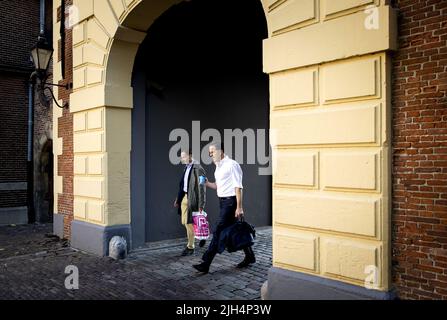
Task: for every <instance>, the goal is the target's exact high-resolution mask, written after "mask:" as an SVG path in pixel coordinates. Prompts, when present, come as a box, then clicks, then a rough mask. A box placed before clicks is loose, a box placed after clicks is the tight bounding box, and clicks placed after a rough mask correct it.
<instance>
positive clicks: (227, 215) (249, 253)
mask: <svg viewBox="0 0 447 320" xmlns="http://www.w3.org/2000/svg"><path fill="white" fill-rule="evenodd" d="M209 155H210V157H212V158H213V162H214V163H215V165H216V171H215V172H214V177H215V179H216V182H215V183H213V182H209V181H207V182H206V186H207V187H209V188H212V189H215V190H217V196H218V197H219V207H220V215H219V221H218V222H217V224H216V226H215V228H214V233H213V239H212V241H211V243H210V245H209V247H208V250H207V251H206V252H205V253H204V254H203V256H202V260H203V262H202V263H201V264H197V265H193V267H194V268H195V269H196V270H198V271H200V272H204V273H207V272H208V271H209V267H210V265H211V262H212V261H213V259H214V257H215V255H216V253H217V249H218V242H219V235H220V233H221V231H222V230H224V229H225V228H227V227H229V226H231V225H232V224H234V223H236V222H237V220H238V218H239V217H241V216H242V215H243V214H244V209H243V208H242V189H243V186H242V169H241V166H240V165H239V163H237V162H236V161H234V160H233V159H230V158H229V157H228V156H227V155H225V153H224V148H223V144H221V143H218V144H213V145H211V146H210V147H209ZM244 252H245V258H244V260H243V261H242V262H241V263H239V264H238V265H237V267H238V268H244V267H247V266H248V265H250V264H251V263H254V262H256V258H255V255H254V252H253V250H252V248H251V247H247V248H245V249H244Z"/></svg>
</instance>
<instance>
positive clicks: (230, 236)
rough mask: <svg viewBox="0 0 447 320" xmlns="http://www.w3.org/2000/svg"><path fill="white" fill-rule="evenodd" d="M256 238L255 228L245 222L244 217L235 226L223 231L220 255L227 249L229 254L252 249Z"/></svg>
mask: <svg viewBox="0 0 447 320" xmlns="http://www.w3.org/2000/svg"><path fill="white" fill-rule="evenodd" d="M255 238H256V230H255V228H254V226H252V225H251V224H249V223H248V222H246V221H245V219H244V218H243V217H241V218H240V220H238V221H237V222H236V223H235V224H233V225H231V226H229V227H227V228H225V229H224V230H222V232H221V235H220V246H219V247H220V248H219V250H218V251H219V253H222V252H223V251H224V250H225V248H226V249H227V251H228V252H235V251H239V250H243V249H244V248H247V247H251V246H252V245H253V244H254V239H255Z"/></svg>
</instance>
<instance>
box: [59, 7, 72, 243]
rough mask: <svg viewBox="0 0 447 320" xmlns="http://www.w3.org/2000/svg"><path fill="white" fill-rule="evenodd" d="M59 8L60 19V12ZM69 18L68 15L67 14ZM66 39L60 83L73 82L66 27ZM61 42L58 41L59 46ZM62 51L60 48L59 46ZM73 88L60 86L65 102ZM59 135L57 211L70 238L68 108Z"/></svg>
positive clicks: (70, 180) (62, 119)
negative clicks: (59, 178) (60, 145)
mask: <svg viewBox="0 0 447 320" xmlns="http://www.w3.org/2000/svg"><path fill="white" fill-rule="evenodd" d="M71 4H72V0H66V1H65V5H66V6H69V5H71ZM60 11H61V10H60V9H59V10H58V20H60V14H61V12H60ZM66 17H67V18H68V15H66ZM65 37H66V40H65V61H64V63H65V79H63V80H62V81H60V82H59V84H62V85H65V84H68V83H72V82H73V55H72V30H71V29H66V36H65ZM60 45H61V42H59V43H58V46H60ZM58 50H59V52H60V48H58ZM71 92H72V90H71V89H69V90H66V89H65V88H59V91H58V98H59V99H61V100H63V102H64V103H69V95H70V94H71ZM58 136H59V138H62V154H61V155H60V156H58V175H59V176H61V177H62V189H63V190H62V193H60V194H59V195H58V197H59V198H58V208H57V213H59V214H63V215H64V238H66V239H70V235H71V221H72V220H73V115H72V114H71V113H70V111H69V110H68V109H67V108H66V109H64V110H63V114H62V117H60V118H59V128H58Z"/></svg>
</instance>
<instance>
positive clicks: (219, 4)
mask: <svg viewBox="0 0 447 320" xmlns="http://www.w3.org/2000/svg"><path fill="white" fill-rule="evenodd" d="M266 37H267V24H266V19H265V14H264V11H263V8H262V5H261V2H260V1H259V0H244V1H238V0H212V1H210V0H192V1H187V2H181V3H179V4H177V5H174V6H173V7H171V8H170V9H169V10H167V11H166V12H165V13H163V14H162V15H161V16H160V17H159V18H158V19H157V20H156V21H154V23H153V24H152V25H151V27H150V29H149V30H148V35H147V37H146V39H145V41H144V42H143V43H142V44H141V45H140V48H139V51H138V53H137V57H136V61H135V64H134V69H133V80H132V86H133V88H134V109H133V111H132V154H131V158H132V160H131V214H132V217H131V220H132V235H133V243H134V245H138V244H141V243H143V242H151V241H158V240H165V239H173V238H178V237H183V236H184V235H185V231H184V228H183V227H182V226H181V224H180V222H179V217H178V215H177V214H176V209H174V208H173V206H172V204H173V200H174V198H175V196H176V194H177V191H178V182H179V180H180V178H181V174H182V171H183V166H182V165H181V164H175V163H174V164H173V163H171V161H170V157H169V155H170V152H171V151H172V147H173V146H174V145H175V144H176V142H178V140H176V141H170V135H171V134H172V133H173V131H175V130H179V129H180V130H181V131H186V132H188V136H189V140H190V147H192V149H193V156H194V158H195V159H196V160H200V162H201V163H202V165H203V166H204V168H205V170H206V171H207V176H208V178H209V179H210V180H211V181H214V169H215V166H214V164H212V163H210V162H211V161H210V159H205V158H204V156H203V154H206V148H205V147H206V145H207V144H208V143H209V142H210V140H211V138H209V139H206V138H205V137H204V136H202V134H203V133H204V131H205V130H207V129H215V130H217V131H218V132H219V133H220V134H221V138H222V140H224V141H225V142H227V141H228V140H227V138H228V136H233V137H235V136H237V134H238V132H239V133H240V132H242V133H243V140H242V144H241V141H240V140H239V141H238V139H237V138H232V139H230V141H232V146H231V147H229V146H228V145H226V153H229V154H230V155H231V156H232V158H234V159H236V160H238V162H239V163H240V164H241V167H242V170H243V172H244V209H245V212H246V215H247V220H249V222H251V223H252V224H254V225H255V226H268V225H271V219H272V218H271V212H272V211H271V175H268V174H265V172H266V171H265V170H264V171H263V170H260V169H261V168H262V167H266V166H268V163H265V160H266V157H267V156H268V154H269V141H268V128H269V83H268V75H266V74H264V73H263V71H262V40H263V39H265V38H266ZM238 129H240V131H238ZM253 137H254V140H253ZM197 143H198V145H199V146H200V148H199V151H202V148H205V151H204V152H203V153H199V152H197V149H194V144H197ZM241 146H242V153H241V152H240V150H241ZM178 156H179V153H178ZM205 157H206V156H205ZM253 159H254V160H253ZM267 171H268V170H267ZM206 211H207V212H208V214H209V217H210V220H211V223H213V222H214V221H216V219H217V216H218V199H217V195H216V192H215V191H213V190H210V189H208V192H207V205H206Z"/></svg>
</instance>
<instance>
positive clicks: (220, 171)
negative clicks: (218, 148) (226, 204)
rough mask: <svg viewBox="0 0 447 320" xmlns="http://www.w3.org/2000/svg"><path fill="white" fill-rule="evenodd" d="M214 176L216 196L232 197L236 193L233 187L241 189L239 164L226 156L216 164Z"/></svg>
mask: <svg viewBox="0 0 447 320" xmlns="http://www.w3.org/2000/svg"><path fill="white" fill-rule="evenodd" d="M214 178H215V179H216V186H217V196H218V197H232V196H235V195H236V190H235V188H241V189H243V187H242V169H241V166H240V165H239V163H237V162H236V161H234V160H233V159H230V158H229V157H228V156H225V157H224V158H223V159H222V160H221V161H219V162H218V163H217V164H216V170H215V171H214Z"/></svg>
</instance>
